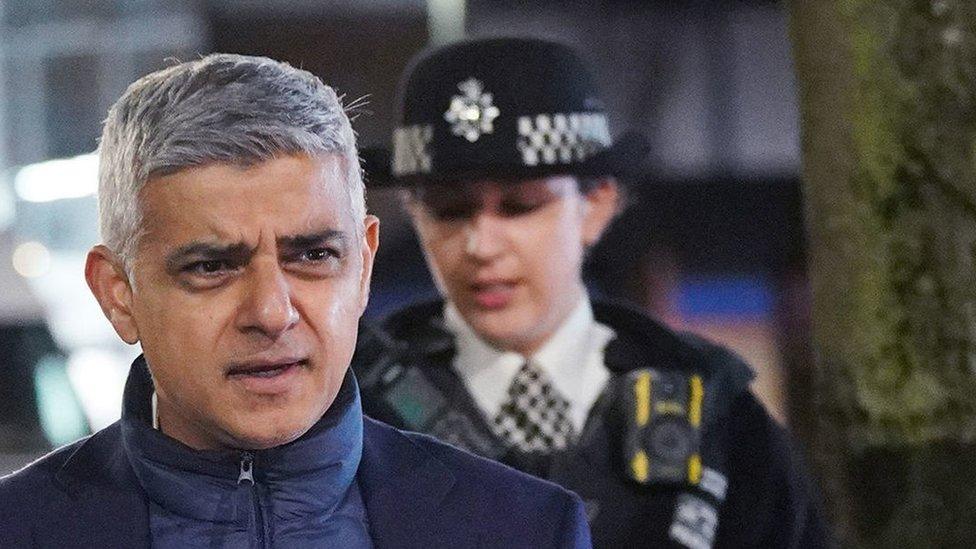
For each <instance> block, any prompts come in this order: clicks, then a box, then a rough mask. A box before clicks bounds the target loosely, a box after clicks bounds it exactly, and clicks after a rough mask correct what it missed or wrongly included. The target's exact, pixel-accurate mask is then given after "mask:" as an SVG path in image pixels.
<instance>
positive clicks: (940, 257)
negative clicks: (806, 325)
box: [790, 0, 976, 547]
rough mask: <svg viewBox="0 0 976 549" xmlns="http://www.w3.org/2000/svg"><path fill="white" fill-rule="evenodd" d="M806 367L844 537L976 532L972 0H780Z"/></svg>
mask: <svg viewBox="0 0 976 549" xmlns="http://www.w3.org/2000/svg"><path fill="white" fill-rule="evenodd" d="M790 12H791V13H790V17H791V33H792V38H793V44H794V58H795V61H796V70H797V75H798V82H799V90H800V105H801V121H802V124H801V125H802V128H803V130H802V131H803V138H802V147H803V157H804V169H803V179H804V189H805V200H806V216H807V228H808V232H809V237H810V238H809V242H810V250H809V261H810V263H809V264H810V279H811V285H812V291H813V340H814V348H815V351H816V352H815V354H816V364H815V371H814V372H813V375H811V376H810V378H809V379H810V380H811V381H810V384H811V387H809V392H808V394H809V395H810V397H809V402H808V410H809V414H810V416H809V417H808V418H805V421H801V422H800V424H802V425H808V426H809V427H808V428H807V429H806V430H805V432H801V433H799V434H800V436H801V438H803V439H804V440H805V441H806V443H807V445H808V447H809V448H810V450H811V453H812V461H813V462H814V464H815V466H816V468H817V470H818V473H819V474H820V476H821V478H822V479H823V490H824V493H825V496H826V498H827V501H828V504H829V508H830V511H831V516H832V518H833V520H834V523H835V525H836V527H837V530H838V533H839V536H840V538H841V540H842V541H843V542H844V543H845V545H850V546H872V547H873V546H878V547H882V546H885V547H954V546H976V526H973V525H974V524H976V520H974V519H976V505H974V503H976V484H974V483H972V482H970V481H969V478H968V477H969V474H968V473H969V471H972V470H973V469H972V467H973V465H974V464H976V459H974V458H973V457H972V456H974V455H976V444H974V442H976V267H974V261H976V164H974V162H976V3H974V2H970V1H968V0H935V1H931V0H926V1H920V0H916V1H909V0H820V1H815V0H794V1H793V2H791V4H790Z"/></svg>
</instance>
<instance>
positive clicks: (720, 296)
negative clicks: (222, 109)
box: [0, 0, 810, 475]
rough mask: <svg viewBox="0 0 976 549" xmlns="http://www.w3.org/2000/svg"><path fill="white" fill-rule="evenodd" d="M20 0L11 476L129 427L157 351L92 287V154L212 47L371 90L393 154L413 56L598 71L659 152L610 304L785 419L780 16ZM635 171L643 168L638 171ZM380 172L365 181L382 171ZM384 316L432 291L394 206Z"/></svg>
mask: <svg viewBox="0 0 976 549" xmlns="http://www.w3.org/2000/svg"><path fill="white" fill-rule="evenodd" d="M525 4H529V3H525V2H515V1H508V0H495V1H485V0H468V1H465V0H426V1H424V0H333V1H329V2H325V1H315V0H277V1H270V0H269V1H257V0H209V1H208V0H197V1H190V0H185V1H177V0H166V1H163V0H158V1H157V0H114V1H112V0H102V1H94V0H88V1H86V0H0V475H3V474H5V473H6V472H9V471H11V470H13V469H15V468H17V467H20V466H22V465H23V464H25V463H27V462H28V461H29V460H30V459H32V458H34V457H36V456H38V455H40V454H42V453H44V452H45V451H47V450H49V449H51V448H53V447H56V446H59V445H62V444H65V443H67V442H70V441H72V440H74V439H76V438H78V437H80V436H84V435H86V434H88V433H90V432H92V431H93V430H97V429H99V428H101V427H104V426H105V425H107V424H109V423H111V422H112V421H114V420H115V419H117V418H118V416H119V414H120V407H121V402H120V395H121V390H122V384H123V381H124V376H125V374H126V371H127V369H128V365H129V363H130V361H131V360H132V359H133V358H134V357H135V356H136V355H137V353H138V349H137V348H133V347H129V346H126V345H124V344H123V343H122V342H121V341H119V340H118V338H117V337H116V336H115V334H114V332H112V330H111V327H110V325H109V324H108V322H107V321H106V320H105V319H104V318H103V316H102V314H101V311H100V310H99V309H98V307H97V305H96V303H95V301H94V298H92V297H91V295H90V293H89V292H88V289H87V287H86V286H85V283H84V278H83V264H84V257H85V254H86V252H87V250H88V249H89V248H90V247H91V246H92V245H93V244H95V243H96V242H97V241H98V234H97V227H96V218H97V212H96V202H95V196H94V193H95V189H96V170H97V161H96V159H95V157H94V156H92V154H91V153H92V151H94V149H95V147H96V137H97V136H98V135H99V133H100V121H101V120H102V119H103V117H104V115H105V113H106V110H107V108H108V107H109V105H111V103H112V102H114V100H115V99H116V98H117V97H118V96H119V95H120V94H121V93H122V91H123V90H124V89H125V87H126V86H127V85H128V84H129V83H130V82H132V81H133V80H135V79H136V78H137V77H139V76H141V75H143V74H145V73H147V72H150V71H153V70H155V69H159V68H162V67H165V66H167V65H168V64H170V63H172V62H174V61H173V60H187V59H192V58H194V57H197V56H199V55H202V54H206V53H209V52H215V51H222V52H236V53H247V54H260V55H267V56H270V57H274V58H276V59H281V60H285V61H288V62H290V63H292V64H293V65H296V66H300V67H303V68H305V69H307V70H309V71H311V72H313V73H315V74H317V75H318V76H320V77H321V78H322V79H323V80H324V81H325V82H326V83H328V84H330V85H332V86H333V87H335V88H337V89H338V91H339V92H340V93H341V94H344V95H345V97H346V101H347V102H352V101H353V100H356V99H359V98H363V97H365V98H366V99H367V100H368V103H367V106H366V107H365V108H364V109H360V111H361V112H360V114H359V116H358V117H357V118H356V120H355V121H354V126H355V127H356V128H357V130H358V132H359V137H360V145H361V146H362V147H367V146H385V145H386V144H387V142H388V138H389V135H390V132H391V128H392V119H393V102H394V89H395V86H396V80H397V78H398V75H399V74H400V72H401V70H402V69H403V68H404V66H405V64H406V63H407V61H408V60H409V59H410V57H411V56H412V55H413V54H415V53H416V52H417V51H419V50H420V49H422V48H424V47H425V46H427V45H428V44H432V43H435V44H436V43H445V42H450V41H453V40H457V39H459V38H462V37H464V36H486V35H530V36H537V37H547V38H552V39H557V40H560V41H563V42H565V43H568V44H570V45H573V46H576V47H577V48H578V49H579V50H580V52H581V53H582V54H583V56H584V57H585V58H587V60H588V61H589V62H590V63H591V65H592V67H593V69H594V71H595V72H596V74H597V76H598V80H599V81H600V82H601V83H602V91H603V94H604V97H605V99H606V102H607V105H608V108H609V110H610V113H611V129H612V130H613V132H614V133H617V134H619V133H621V132H623V131H624V130H626V129H638V130H641V131H643V132H644V133H645V134H646V135H647V136H648V137H649V138H650V139H651V142H652V144H653V149H652V152H651V154H650V155H649V156H648V158H646V159H645V160H644V161H643V162H642V164H641V166H640V168H641V169H640V170H639V172H640V173H641V174H642V175H641V176H639V177H635V178H634V179H633V180H631V181H627V182H625V183H626V185H627V186H628V187H629V189H630V193H631V195H632V197H633V204H632V205H631V207H630V208H629V209H628V210H627V211H626V212H625V213H624V214H623V215H622V217H621V218H620V219H619V220H618V221H617V222H616V223H615V225H614V226H613V227H612V229H611V231H610V233H609V234H608V235H607V238H606V239H605V240H604V241H603V242H602V243H601V244H600V246H599V247H598V248H597V249H596V250H594V253H593V254H592V256H591V258H590V261H589V264H588V265H587V278H588V281H589V283H590V285H591V288H592V290H593V291H594V292H596V293H599V294H601V295H604V296H607V297H611V298H615V299H620V300H625V301H628V302H630V303H631V304H633V305H634V306H637V307H641V308H643V309H645V310H647V311H649V312H651V313H653V314H654V315H656V316H657V317H658V318H660V319H661V320H662V321H664V322H666V323H668V324H670V325H672V326H675V327H678V328H681V329H687V330H692V331H695V332H698V333H701V334H704V335H705V336H707V337H710V338H712V339H714V340H717V341H719V342H722V343H724V344H726V345H729V346H731V347H732V348H733V349H735V350H737V351H738V352H739V353H740V354H741V355H743V356H744V357H745V358H746V359H747V360H748V361H749V362H750V363H751V364H752V365H753V366H754V368H755V369H756V370H757V372H758V373H759V377H758V379H757V382H756V385H755V391H756V392H757V394H759V395H760V397H761V398H762V399H763V400H764V401H765V402H766V404H767V406H768V407H769V409H770V410H771V411H772V412H773V413H774V415H776V416H777V418H778V419H780V420H781V421H783V422H784V423H787V424H788V423H789V420H790V417H791V412H790V410H791V405H792V404H791V403H793V402H794V401H795V400H796V399H794V397H793V396H791V393H790V387H791V386H793V384H791V383H790V382H791V380H794V379H796V378H797V377H798V376H803V375H805V373H806V372H808V364H809V361H810V352H809V343H808V332H809V328H808V324H809V322H808V318H809V312H808V302H809V299H808V292H807V284H806V281H805V275H804V273H805V264H804V252H803V250H804V242H803V227H802V205H801V195H800V181H799V170H800V159H799V129H798V114H797V99H796V91H795V82H794V76H793V67H792V65H791V56H790V43H789V38H788V34H787V14H786V9H785V7H784V5H783V4H782V3H781V2H772V1H760V0H751V1H747V0H739V1H734V2H733V1H719V0H708V1H705V0H700V1H684V2H669V1H663V0H662V1H650V0H647V1H636V0H634V1H609V0H605V1H583V0H580V1H572V2H570V1H565V2H556V1H546V0H542V1H537V2H532V3H531V6H530V7H527V6H526V5H525ZM635 161H636V160H635ZM366 169H367V174H368V171H369V166H366ZM368 202H369V207H370V209H371V210H372V211H373V213H375V214H377V215H379V216H380V218H381V219H382V221H383V227H382V233H383V234H382V246H381V250H380V254H379V258H378V261H377V264H376V273H375V276H374V287H373V294H372V303H371V305H370V309H369V311H368V315H370V316H373V317H375V316H379V315H382V314H384V313H386V312H389V311H390V310H392V309H394V308H396V307H398V306H400V305H403V304H406V303H408V302H410V301H413V300H416V299H419V298H422V297H424V296H430V295H432V294H433V293H434V292H435V289H434V287H433V284H432V283H431V280H430V277H429V275H428V274H427V271H426V267H425V265H424V263H423V258H422V256H421V253H420V250H419V247H418V245H417V243H416V239H415V237H414V234H413V232H412V230H411V228H410V226H409V224H408V222H407V220H406V218H405V217H404V215H403V214H402V213H401V211H400V209H399V206H398V203H397V199H396V196H395V193H394V192H392V191H386V190H376V191H373V192H370V194H369V196H368Z"/></svg>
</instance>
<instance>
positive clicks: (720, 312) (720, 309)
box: [678, 275, 774, 318]
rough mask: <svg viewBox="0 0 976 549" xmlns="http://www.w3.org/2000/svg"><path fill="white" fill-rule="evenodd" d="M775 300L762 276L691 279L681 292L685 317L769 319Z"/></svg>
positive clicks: (679, 307)
mask: <svg viewBox="0 0 976 549" xmlns="http://www.w3.org/2000/svg"><path fill="white" fill-rule="evenodd" d="M773 300H774V297H773V292H772V289H771V288H770V285H769V283H768V281H767V280H766V278H765V277H764V276H762V275H753V276H750V275H727V276H713V277H689V278H688V279H687V280H682V281H681V283H680V286H679V289H678V310H679V312H680V314H681V316H682V317H684V318H695V317H705V316H730V317H750V318H755V317H766V316H768V315H769V314H770V313H771V312H772V309H773Z"/></svg>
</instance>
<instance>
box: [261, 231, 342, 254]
mask: <svg viewBox="0 0 976 549" xmlns="http://www.w3.org/2000/svg"><path fill="white" fill-rule="evenodd" d="M347 240H349V236H348V235H347V234H346V233H345V232H344V231H340V230H337V229H326V230H324V231H318V232H315V233H309V234H296V235H288V236H282V237H279V238H278V247H279V248H282V249H286V250H301V249H305V248H311V247H315V246H321V245H322V244H324V243H326V242H334V241H339V243H340V244H344V243H345V242H346V241H347Z"/></svg>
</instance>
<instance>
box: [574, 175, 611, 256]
mask: <svg viewBox="0 0 976 549" xmlns="http://www.w3.org/2000/svg"><path fill="white" fill-rule="evenodd" d="M583 201H584V205H585V208H586V211H585V212H584V216H583V231H582V233H583V246H584V247H586V248H589V247H590V246H592V245H594V244H596V243H597V242H598V241H599V240H600V237H602V236H603V231H605V230H606V229H607V227H608V226H609V225H610V222H611V221H612V220H613V218H614V216H616V215H617V211H618V208H619V207H620V188H619V187H618V186H617V180H616V179H614V178H612V177H606V178H603V179H600V180H599V181H598V182H597V184H596V186H595V187H593V188H592V189H590V190H589V191H588V192H586V194H584V195H583Z"/></svg>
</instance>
